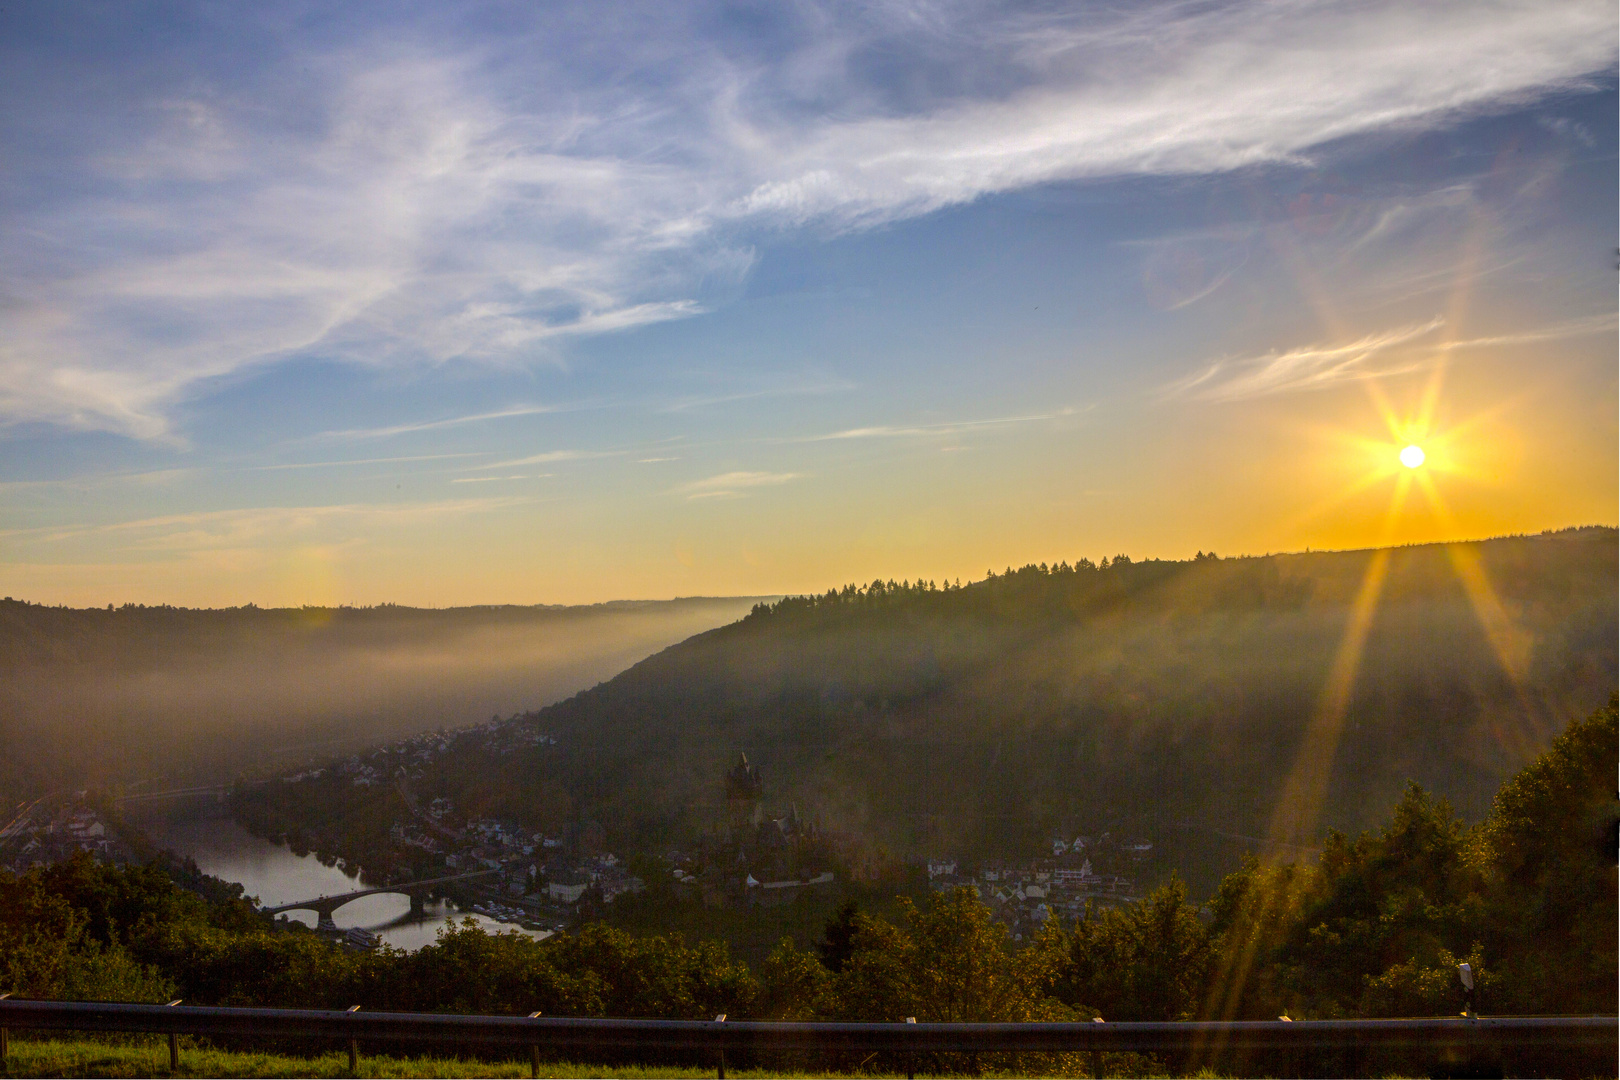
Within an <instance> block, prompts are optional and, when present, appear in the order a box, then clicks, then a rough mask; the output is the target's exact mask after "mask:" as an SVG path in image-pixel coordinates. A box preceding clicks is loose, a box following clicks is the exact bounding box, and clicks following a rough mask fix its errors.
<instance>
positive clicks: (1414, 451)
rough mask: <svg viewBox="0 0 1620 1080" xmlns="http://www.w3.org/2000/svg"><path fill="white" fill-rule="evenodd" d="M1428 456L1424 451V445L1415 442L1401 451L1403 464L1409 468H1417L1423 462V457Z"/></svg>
mask: <svg viewBox="0 0 1620 1080" xmlns="http://www.w3.org/2000/svg"><path fill="white" fill-rule="evenodd" d="M1426 456H1427V455H1425V454H1424V453H1423V447H1421V446H1418V445H1416V444H1413V445H1410V446H1408V447H1406V449H1404V450H1402V451H1401V464H1402V465H1405V466H1406V467H1407V468H1408V469H1415V468H1417V467H1418V466H1419V465H1422V464H1423V459H1424V458H1425V457H1426Z"/></svg>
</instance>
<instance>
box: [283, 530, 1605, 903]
mask: <svg viewBox="0 0 1620 1080" xmlns="http://www.w3.org/2000/svg"><path fill="white" fill-rule="evenodd" d="M1616 553H1617V545H1616V534H1615V530H1613V529H1596V528H1594V529H1583V530H1572V531H1568V532H1565V533H1557V534H1548V535H1542V536H1536V537H1510V538H1503V539H1498V540H1491V541H1484V542H1479V543H1469V544H1456V545H1427V546H1418V547H1408V548H1398V549H1393V550H1390V551H1387V552H1384V553H1378V552H1373V551H1356V552H1321V553H1308V554H1293V555H1274V556H1266V557H1256V558H1216V557H1214V556H1202V557H1200V558H1197V559H1192V560H1185V561H1180V562H1168V561H1158V560H1147V561H1132V560H1131V559H1128V558H1125V557H1117V558H1111V559H1106V560H1103V561H1102V562H1099V563H1097V564H1095V565H1093V564H1092V563H1090V562H1089V561H1087V560H1084V559H1082V560H1078V561H1076V562H1063V561H1060V562H1058V563H1057V564H1056V565H1055V566H1054V565H1035V566H1027V567H1024V568H1022V569H1018V570H1009V571H1007V572H1005V573H998V574H994V575H991V576H989V577H987V578H985V579H983V580H980V581H977V582H973V583H971V584H968V585H961V586H958V585H957V584H956V583H954V582H952V583H950V584H949V585H948V586H946V585H943V584H935V583H933V582H922V583H919V582H901V583H891V582H887V581H883V582H873V583H871V584H870V585H866V586H862V587H856V586H846V587H844V588H841V589H838V590H834V591H829V592H827V593H825V594H822V595H819V596H811V597H793V598H788V599H784V600H780V601H777V602H775V603H770V604H760V605H756V606H755V607H754V608H753V610H752V612H751V613H750V614H749V615H748V616H747V617H746V618H743V619H741V620H740V621H738V622H736V623H733V624H731V625H728V626H724V627H721V628H719V629H716V630H712V631H709V632H707V633H704V634H700V635H697V636H696V637H694V638H692V639H690V640H688V641H685V642H682V643H681V644H679V645H677V646H673V647H671V648H669V649H666V650H664V651H663V652H661V653H659V654H657V655H655V656H652V657H649V658H648V659H646V660H644V661H642V662H641V663H638V664H636V665H635V666H634V667H632V668H630V669H629V670H627V671H625V672H623V673H622V674H620V675H619V676H617V677H615V678H613V679H611V680H609V681H607V682H605V683H603V684H601V685H599V686H596V687H594V688H592V689H591V690H588V691H584V692H582V693H580V694H577V695H575V696H574V697H572V698H569V699H568V700H566V701H562V702H559V703H557V704H555V705H552V706H550V707H548V708H545V709H541V710H538V711H537V712H536V713H534V714H533V715H532V716H526V717H525V718H524V721H523V722H524V723H525V724H532V725H533V726H534V728H535V729H536V730H537V731H538V732H543V733H545V734H546V735H548V736H550V737H554V738H555V739H556V743H555V745H552V744H550V743H547V744H546V745H545V746H544V747H541V748H536V749H534V750H533V751H531V752H524V753H515V754H511V755H509V756H495V755H491V754H484V753H479V752H476V751H468V752H466V753H458V754H455V755H450V756H448V757H446V758H444V759H441V760H439V761H437V762H435V763H434V765H433V766H432V767H431V768H430V769H428V770H427V772H426V773H425V774H424V776H423V777H422V778H421V779H419V780H415V781H413V783H414V784H415V785H416V787H417V789H418V792H419V793H420V794H421V795H422V796H423V797H424V798H427V797H439V796H442V797H445V798H448V799H450V800H451V801H452V802H453V803H454V804H455V805H456V806H457V807H461V808H464V809H465V811H466V812H468V813H473V812H474V811H475V810H476V812H477V813H480V814H488V815H492V816H495V815H499V816H505V817H510V818H512V819H515V820H517V821H518V822H520V823H521V824H522V825H523V826H524V827H526V828H530V829H533V830H536V831H545V832H547V833H548V835H555V834H556V833H558V832H560V831H562V830H563V829H564V828H566V827H567V825H568V824H569V823H570V822H578V821H583V820H589V821H596V822H599V823H601V825H602V826H604V828H605V829H606V832H607V837H608V843H609V845H610V847H611V848H613V849H614V850H621V851H622V850H636V849H638V848H640V849H647V850H650V849H657V848H662V847H665V846H667V845H681V844H684V843H686V842H687V841H688V840H689V839H690V838H692V837H694V836H697V835H700V834H702V833H704V832H706V831H708V830H710V829H712V828H713V827H714V826H715V824H716V822H717V821H718V820H719V819H720V817H721V809H720V806H719V803H720V800H721V788H720V778H721V776H722V774H723V772H724V770H725V769H726V768H727V767H729V765H730V763H731V761H733V760H735V756H736V754H737V753H738V751H746V752H747V754H748V756H749V759H750V761H753V762H756V763H758V764H759V765H760V766H761V768H762V769H763V770H764V775H765V778H766V789H767V790H766V798H767V801H768V802H769V803H770V804H771V805H773V806H776V807H780V808H782V809H784V810H785V809H786V808H787V807H789V806H790V805H796V806H797V808H798V810H799V812H800V814H801V815H804V816H808V817H811V818H813V819H816V820H819V821H820V822H821V824H822V826H823V827H824V829H826V830H828V831H830V832H832V833H834V834H838V835H840V836H841V837H842V838H843V840H844V842H845V843H846V845H847V846H848V847H849V848H851V849H853V848H856V847H860V848H865V849H870V850H877V851H880V852H885V853H887V854H888V855H889V856H892V857H895V858H901V859H919V858H921V857H925V856H928V857H932V856H943V857H953V858H961V859H965V860H968V861H979V860H988V859H1017V858H1026V857H1030V856H1034V855H1038V854H1040V853H1041V852H1042V851H1043V850H1046V851H1049V850H1050V844H1051V841H1052V839H1053V838H1054V837H1060V838H1064V839H1072V838H1073V837H1074V836H1076V835H1081V834H1086V835H1093V836H1095V835H1099V834H1101V833H1102V832H1104V831H1112V833H1113V834H1114V835H1115V836H1130V837H1137V838H1142V839H1146V840H1149V841H1151V842H1152V843H1153V845H1154V848H1153V859H1152V861H1151V862H1150V863H1149V864H1148V865H1147V866H1146V867H1145V869H1144V870H1143V871H1142V873H1143V875H1144V876H1146V877H1147V878H1148V879H1150V880H1162V879H1163V878H1164V877H1165V876H1166V875H1167V874H1168V873H1169V872H1170V870H1172V869H1175V870H1178V871H1179V872H1180V873H1182V874H1183V876H1184V877H1186V878H1187V880H1188V881H1189V883H1190V884H1191V885H1193V886H1194V887H1195V888H1197V889H1199V890H1209V889H1212V888H1213V887H1214V886H1215V885H1216V884H1217V883H1218V881H1219V880H1220V877H1221V875H1222V874H1224V873H1226V872H1227V871H1229V870H1231V869H1232V868H1234V867H1235V866H1236V865H1237V861H1238V858H1239V857H1240V855H1241V854H1242V852H1243V851H1244V850H1246V849H1249V848H1253V847H1254V846H1255V845H1256V844H1257V843H1261V842H1263V840H1264V838H1266V837H1268V836H1272V835H1274V834H1273V828H1274V826H1275V824H1276V822H1275V820H1274V818H1275V814H1276V810H1277V806H1278V800H1279V795H1280V792H1281V790H1282V788H1283V786H1284V784H1285V783H1286V782H1287V780H1288V778H1289V777H1290V776H1291V775H1293V774H1294V773H1295V771H1296V769H1297V768H1299V767H1300V766H1301V761H1302V759H1301V753H1302V748H1303V747H1304V745H1305V743H1304V736H1305V732H1306V731H1307V730H1308V729H1309V728H1310V725H1311V724H1312V722H1313V720H1314V719H1316V718H1317V717H1318V716H1319V712H1320V709H1321V707H1322V702H1323V695H1324V687H1325V686H1326V684H1327V681H1328V675H1329V672H1330V671H1331V670H1332V669H1333V666H1334V664H1335V660H1336V657H1338V656H1339V654H1340V651H1341V649H1342V648H1344V647H1345V642H1346V640H1347V633H1348V628H1349V626H1350V623H1351V614H1352V609H1353V607H1354V604H1355V602H1356V598H1357V596H1358V595H1359V594H1361V593H1362V591H1363V587H1364V585H1365V583H1366V582H1367V581H1368V579H1369V576H1370V575H1371V576H1372V577H1374V578H1376V579H1377V580H1378V581H1379V582H1380V583H1381V585H1380V587H1379V588H1378V589H1376V590H1373V592H1374V593H1375V595H1376V603H1375V604H1374V605H1372V606H1371V608H1370V611H1371V615H1370V620H1369V621H1368V623H1367V624H1366V627H1365V631H1366V632H1365V639H1364V641H1363V642H1362V646H1361V648H1360V649H1359V651H1358V652H1356V654H1355V656H1354V657H1353V659H1354V660H1355V661H1356V662H1355V663H1354V664H1353V665H1352V666H1351V668H1350V670H1351V672H1352V673H1353V676H1354V677H1353V680H1352V681H1351V683H1350V685H1349V687H1348V690H1347V693H1346V694H1345V695H1344V699H1343V708H1342V714H1340V715H1337V716H1335V717H1334V720H1335V723H1334V725H1332V730H1333V731H1334V733H1335V737H1334V739H1333V740H1332V741H1331V742H1330V743H1329V744H1327V745H1325V746H1322V747H1318V748H1317V749H1316V750H1313V751H1312V753H1313V755H1316V756H1319V757H1322V758H1324V759H1325V760H1321V761H1313V762H1311V763H1309V764H1310V765H1311V766H1312V767H1314V768H1321V769H1322V770H1323V772H1324V773H1325V775H1326V776H1327V782H1326V786H1325V790H1324V792H1323V795H1322V800H1321V806H1320V813H1319V814H1318V815H1316V817H1315V818H1314V819H1313V820H1310V821H1303V822H1297V823H1289V824H1291V825H1293V826H1294V827H1295V828H1294V830H1293V831H1294V832H1295V834H1296V839H1298V840H1301V841H1303V842H1304V843H1306V844H1307V845H1312V844H1315V843H1317V842H1319V841H1320V839H1321V837H1322V836H1323V835H1325V830H1326V829H1328V828H1338V829H1340V830H1343V831H1350V832H1356V831H1360V830H1362V829H1365V828H1368V827H1370V826H1371V825H1372V824H1373V823H1374V822H1375V820H1376V815H1377V814H1378V813H1379V812H1380V809H1379V808H1381V807H1387V806H1390V805H1392V804H1394V803H1395V802H1396V801H1397V800H1398V799H1399V798H1400V797H1401V793H1402V791H1403V789H1404V787H1405V785H1406V783H1407V782H1408V781H1409V780H1415V781H1417V782H1419V783H1420V784H1422V785H1423V786H1424V787H1425V788H1426V789H1427V790H1430V791H1433V792H1435V793H1436V794H1438V795H1441V796H1444V797H1445V798H1447V799H1448V800H1449V801H1450V802H1451V803H1452V804H1453V805H1454V806H1456V807H1457V808H1458V809H1459V811H1460V812H1462V813H1464V814H1465V815H1467V816H1469V817H1471V818H1473V817H1478V816H1479V815H1481V814H1483V813H1484V812H1485V810H1486V808H1487V807H1488V805H1489V803H1490V799H1491V797H1492V794H1493V792H1494V791H1495V790H1496V788H1497V787H1498V786H1499V785H1500V784H1501V783H1502V781H1503V780H1504V779H1505V778H1506V777H1507V776H1508V775H1509V774H1511V773H1512V772H1513V770H1515V769H1517V768H1519V767H1520V766H1522V765H1523V764H1524V763H1525V762H1526V761H1528V760H1529V759H1530V758H1531V757H1533V756H1534V755H1535V754H1536V753H1537V752H1539V751H1540V750H1541V749H1542V748H1544V747H1545V746H1546V745H1547V743H1548V741H1549V740H1550V739H1551V737H1552V734H1553V732H1554V731H1555V730H1556V729H1557V726H1558V725H1559V723H1560V722H1561V720H1560V718H1562V717H1567V716H1571V715H1578V714H1580V713H1582V712H1584V711H1585V710H1587V709H1590V708H1591V707H1592V706H1593V703H1595V702H1599V701H1603V700H1606V699H1607V697H1608V695H1609V693H1610V692H1611V690H1612V689H1613V687H1614V686H1615V684H1616V679H1617V656H1616V641H1617V636H1620V624H1617V610H1616V595H1617V584H1620V582H1617V576H1616ZM1380 575H1381V576H1380ZM299 792H300V789H299V787H298V786H296V785H294V786H289V787H288V788H287V789H286V790H285V791H278V792H276V793H274V794H275V798H276V799H277V800H280V802H279V803H278V805H277V806H276V807H275V808H274V810H275V815H276V819H277V821H278V822H280V823H281V824H280V825H278V828H280V829H282V830H283V831H287V832H289V834H290V833H291V831H292V829H293V826H294V825H296V826H297V827H298V828H299V829H300V830H301V831H302V832H303V833H304V834H305V835H306V836H308V837H309V838H310V839H311V842H312V844H313V845H314V846H317V847H322V848H325V849H328V850H330V852H331V853H332V854H334V855H339V856H342V857H344V858H345V859H347V860H349V861H350V862H351V863H359V864H361V865H365V864H366V863H367V860H368V858H370V857H371V856H373V855H374V854H375V853H377V852H380V851H382V850H383V849H384V848H386V846H387V836H386V827H387V826H386V823H387V820H388V817H389V815H388V814H387V813H386V812H384V810H383V808H381V806H380V803H378V805H377V806H372V805H371V804H372V803H373V802H378V800H382V799H386V798H387V797H388V796H387V794H386V792H377V793H376V796H375V798H373V797H372V795H370V794H368V793H367V792H363V791H359V790H357V791H356V792H355V793H353V797H351V798H345V799H332V798H330V797H325V796H323V797H322V798H321V799H320V800H318V801H316V800H311V801H309V802H308V804H307V805H306V804H303V803H300V802H299V801H298V800H299V799H300V798H301V797H302V796H301V795H300V793H299ZM373 834H375V835H373ZM1291 850H1293V849H1291V848H1283V847H1274V848H1272V849H1269V850H1268V853H1269V854H1285V853H1287V852H1288V851H1291ZM853 857H854V856H853V855H852V858H853ZM376 869H377V870H378V871H379V872H381V871H382V870H385V869H386V867H384V866H378V867H377V868H376Z"/></svg>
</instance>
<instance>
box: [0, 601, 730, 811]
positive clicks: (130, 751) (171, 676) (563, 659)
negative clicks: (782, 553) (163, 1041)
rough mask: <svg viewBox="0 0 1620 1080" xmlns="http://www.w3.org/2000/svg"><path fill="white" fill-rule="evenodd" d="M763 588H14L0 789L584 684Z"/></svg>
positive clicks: (382, 725)
mask: <svg viewBox="0 0 1620 1080" xmlns="http://www.w3.org/2000/svg"><path fill="white" fill-rule="evenodd" d="M753 602H754V598H750V597H740V598H736V599H725V598H722V599H708V598H693V599H686V600H677V601H668V602H624V603H611V604H595V605H590V606H584V607H553V606H543V605H542V606H536V607H520V606H514V605H505V606H485V607H465V608H448V609H422V608H408V607H399V606H396V605H392V604H385V605H381V606H378V607H370V608H359V607H332V608H328V607H303V608H268V609H266V608H257V607H251V606H249V607H240V608H226V609H189V608H176V607H169V606H161V605H160V606H145V605H138V604H124V605H122V606H119V607H116V608H115V607H112V606H111V605H109V606H108V607H106V608H87V609H84V608H66V607H50V606H46V605H43V604H33V603H27V602H24V601H21V600H13V599H11V598H9V597H8V598H6V599H5V600H0V805H7V804H9V803H10V802H11V801H12V800H14V799H21V798H25V797H32V796H36V795H39V794H41V793H43V792H45V791H49V790H52V789H56V788H63V787H75V788H79V787H87V786H93V785H98V784H105V785H114V784H119V783H124V784H128V783H132V782H134V781H138V780H144V779H149V778H152V777H155V776H166V777H168V778H169V780H170V781H173V780H177V779H181V778H184V777H196V778H199V779H205V780H209V781H214V782H217V781H218V780H222V779H229V778H231V776H232V775H234V773H235V772H236V771H238V770H242V769H247V770H250V771H251V770H255V769H257V768H262V767H264V766H265V765H266V764H269V765H270V767H272V768H274V767H275V766H276V765H284V766H287V767H293V766H296V764H297V763H298V762H299V761H301V760H304V759H305V758H306V757H308V756H310V755H311V754H316V755H322V754H329V753H334V752H340V751H342V750H345V749H348V748H353V747H357V746H363V745H365V744H366V743H369V742H372V741H375V740H379V739H385V738H391V737H396V736H398V735H401V734H413V733H415V732H418V731H423V730H429V729H434V728H439V727H444V726H455V725H465V724H471V723H475V722H477V721H479V720H483V719H487V718H488V717H489V716H490V714H491V713H492V712H496V711H500V712H503V713H506V712H510V711H513V710H514V709H516V708H519V707H525V708H527V707H533V706H535V705H538V704H544V703H545V702H546V701H548V700H555V699H557V698H560V697H563V696H565V695H567V694H570V693H573V692H575V691H577V690H578V689H580V688H581V687H584V686H590V685H592V684H593V683H595V682H597V681H598V680H600V679H603V678H606V677H608V676H610V675H612V674H614V673H615V672H617V671H620V670H622V669H623V668H624V667H625V666H626V665H628V664H630V663H633V662H634V661H636V660H638V659H640V658H642V657H644V656H646V655H647V654H648V653H650V652H652V651H654V650H656V649H659V648H662V647H664V646H666V645H668V644H670V643H671V642H674V641H679V640H681V639H682V638H685V637H687V636H689V635H691V634H693V633H696V632H698V631H701V630H706V629H708V628H710V627H713V626H716V625H720V624H722V623H725V622H728V621H730V620H732V619H735V618H738V617H739V616H741V615H743V614H744V613H745V612H746V611H747V610H748V608H749V605H750V604H752V603H753Z"/></svg>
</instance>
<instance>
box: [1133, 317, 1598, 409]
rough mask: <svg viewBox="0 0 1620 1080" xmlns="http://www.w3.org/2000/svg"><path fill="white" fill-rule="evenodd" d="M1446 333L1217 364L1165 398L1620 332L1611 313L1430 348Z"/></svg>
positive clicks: (1307, 384)
mask: <svg viewBox="0 0 1620 1080" xmlns="http://www.w3.org/2000/svg"><path fill="white" fill-rule="evenodd" d="M1444 326H1445V320H1443V319H1439V318H1436V319H1432V320H1430V321H1429V322H1426V323H1415V324H1412V325H1408V326H1402V327H1397V328H1395V329H1392V330H1384V331H1381V332H1379V333H1374V334H1368V335H1366V336H1364V337H1361V338H1358V339H1356V340H1355V341H1350V342H1346V343H1343V344H1332V345H1330V344H1314V345H1303V346H1300V347H1298V348H1295V349H1289V350H1287V351H1286V352H1280V353H1278V352H1273V353H1266V354H1265V355H1263V356H1251V357H1241V358H1232V359H1223V360H1217V361H1215V362H1213V363H1211V364H1209V365H1208V366H1207V367H1205V368H1203V369H1202V370H1200V371H1196V372H1194V373H1192V374H1191V375H1188V376H1187V377H1185V378H1183V379H1179V380H1177V381H1175V382H1173V383H1171V384H1170V385H1169V386H1167V387H1165V389H1164V396H1165V397H1188V398H1195V399H1199V400H1204V401H1244V400H1247V399H1250V398H1258V397H1269V396H1272V395H1275V394H1292V393H1301V392H1305V391H1310V390H1325V389H1327V388H1329V387H1332V386H1337V385H1339V384H1341V383H1345V382H1354V381H1358V380H1362V379H1376V378H1386V377H1388V376H1391V375H1403V374H1406V373H1409V372H1412V371H1419V370H1422V369H1424V368H1426V367H1428V366H1429V365H1430V364H1432V363H1433V362H1434V360H1435V358H1436V357H1437V356H1439V355H1441V354H1444V353H1450V352H1460V351H1463V350H1466V349H1482V348H1493V347H1507V346H1513V345H1529V344H1534V343H1536V342H1541V341H1560V340H1567V339H1570V338H1579V337H1588V336H1591V335H1595V334H1612V333H1613V332H1614V330H1615V328H1616V318H1615V316H1614V315H1613V314H1612V313H1607V314H1599V315H1593V316H1589V317H1586V318H1580V319H1572V320H1570V321H1568V322H1562V323H1555V324H1552V325H1549V326H1544V327H1539V328H1537V329H1534V330H1527V331H1524V332H1521V333H1517V334H1499V335H1494V336H1484V337H1473V338H1459V339H1455V340H1441V339H1433V340H1431V338H1432V335H1434V334H1435V332H1436V331H1438V330H1440V329H1441V328H1442V327H1444Z"/></svg>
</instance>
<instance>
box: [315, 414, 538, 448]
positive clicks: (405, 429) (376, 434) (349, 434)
mask: <svg viewBox="0 0 1620 1080" xmlns="http://www.w3.org/2000/svg"><path fill="white" fill-rule="evenodd" d="M559 411H561V410H560V408H559V407H558V406H555V405H514V406H512V407H511V408H509V409H497V410H495V411H494V412H481V413H471V414H469V415H467V416H451V417H446V418H445V419H443V420H425V421H422V422H421V423H416V424H393V425H391V426H388V427H374V428H349V429H347V430H344V431H323V432H321V433H320V434H319V435H317V436H315V438H317V439H388V438H392V437H393V436H395V435H408V434H411V433H412V432H417V431H437V430H439V429H440V428H450V427H461V426H463V425H464V424H483V423H487V422H488V421H490V420H505V419H508V418H509V417H513V416H541V415H544V414H546V413H554V412H559ZM393 460H396V461H403V460H406V459H404V458H395V459H393Z"/></svg>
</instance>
